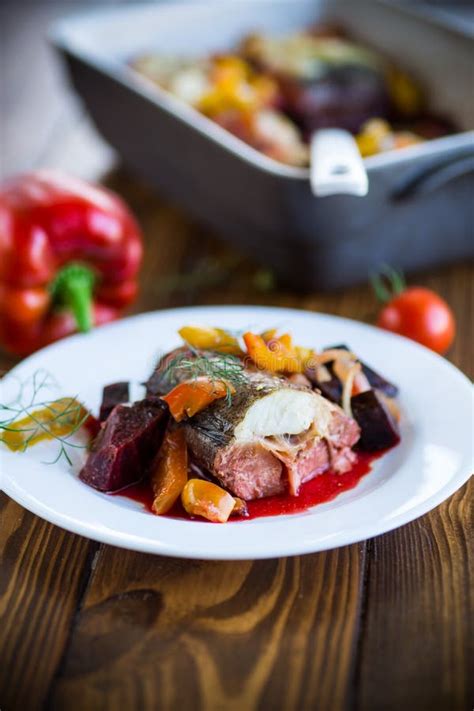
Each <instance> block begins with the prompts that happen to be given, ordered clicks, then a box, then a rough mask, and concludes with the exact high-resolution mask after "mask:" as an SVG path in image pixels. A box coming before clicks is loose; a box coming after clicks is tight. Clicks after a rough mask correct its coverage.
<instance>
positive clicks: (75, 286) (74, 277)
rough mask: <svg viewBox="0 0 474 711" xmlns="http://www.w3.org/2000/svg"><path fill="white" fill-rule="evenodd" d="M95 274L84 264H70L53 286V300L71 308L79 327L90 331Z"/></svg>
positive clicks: (83, 330) (84, 331)
mask: <svg viewBox="0 0 474 711" xmlns="http://www.w3.org/2000/svg"><path fill="white" fill-rule="evenodd" d="M94 283H95V276H94V273H93V271H92V270H91V269H90V268H89V267H87V266H86V265H84V264H79V263H72V264H68V265H66V266H65V267H63V269H61V270H60V271H59V273H58V274H57V275H56V278H55V280H54V282H53V284H52V286H51V292H52V296H53V301H54V302H55V303H56V304H59V305H62V306H66V307H67V308H69V309H71V311H72V313H73V314H74V318H75V319H76V324H77V328H78V330H79V331H81V332H82V333H86V332H87V331H90V330H91V328H92V326H93V323H92V295H93V290H94Z"/></svg>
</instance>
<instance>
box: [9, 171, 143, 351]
mask: <svg viewBox="0 0 474 711" xmlns="http://www.w3.org/2000/svg"><path fill="white" fill-rule="evenodd" d="M0 224H1V225H2V235H1V240H0V344H1V345H3V346H4V347H5V349H6V350H8V351H10V352H12V353H15V354H18V355H26V354H28V353H31V352H33V351H35V350H36V349H38V348H41V347H42V346H44V345H46V344H48V343H50V342H52V341H55V340H57V339H58V338H62V337H63V336H66V335H69V334H70V333H73V332H74V331H83V332H85V331H88V330H90V328H92V326H95V325H99V324H102V323H106V322H107V321H111V320H113V319H115V318H117V317H118V316H119V315H120V314H121V313H122V311H123V309H124V308H125V307H126V306H128V304H130V303H131V302H132V301H133V300H134V298H135V296H136V293H137V274H138V270H139V267H140V264H141V258H142V237H141V233H140V229H139V227H138V225H137V223H136V221H135V219H134V217H133V215H132V214H131V212H130V211H129V209H128V208H127V207H126V205H125V204H124V203H123V201H122V200H121V199H120V198H119V197H118V196H116V195H115V194H113V193H112V192H110V191H109V190H106V189H105V188H102V187H98V186H94V185H92V184H90V183H86V182H84V181H81V180H78V179H76V178H72V177H70V176H66V175H63V174H61V173H57V172H52V171H39V172H36V173H29V174H26V175H20V176H17V177H14V178H10V179H8V180H5V181H4V182H3V183H1V184H0Z"/></svg>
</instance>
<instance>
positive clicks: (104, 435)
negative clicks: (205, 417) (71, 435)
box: [79, 398, 168, 491]
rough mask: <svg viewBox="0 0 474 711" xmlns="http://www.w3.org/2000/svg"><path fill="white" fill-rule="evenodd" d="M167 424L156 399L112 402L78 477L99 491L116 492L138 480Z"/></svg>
mask: <svg viewBox="0 0 474 711" xmlns="http://www.w3.org/2000/svg"><path fill="white" fill-rule="evenodd" d="M167 423H168V406H167V404H166V403H165V402H164V401H163V400H160V399H159V398H148V399H146V400H140V401H139V402H136V403H134V404H133V405H131V406H127V405H116V407H114V409H113V410H112V412H111V414H110V415H109V417H108V419H107V421H106V422H104V423H103V424H102V428H101V430H100V432H99V435H98V436H97V438H96V440H95V442H94V443H93V445H92V449H91V452H90V454H89V457H88V459H87V462H86V464H85V466H84V467H83V469H82V471H81V473H80V475H79V476H80V478H81V479H82V481H83V482H85V483H86V484H89V485H90V486H93V487H94V488H95V489H99V490H100V491H117V490H118V489H123V488H124V487H125V486H129V485H130V484H133V483H134V482H136V481H139V480H140V479H141V478H142V477H143V476H144V474H145V473H146V470H147V468H148V466H149V465H150V463H151V460H152V459H153V457H154V456H155V455H156V453H157V452H158V450H159V448H160V446H161V442H162V440H163V435H164V432H165V429H166V425H167Z"/></svg>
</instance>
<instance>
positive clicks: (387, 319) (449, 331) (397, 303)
mask: <svg viewBox="0 0 474 711" xmlns="http://www.w3.org/2000/svg"><path fill="white" fill-rule="evenodd" d="M377 325H378V326H380V327H381V328H384V329H386V330H387V331H393V332H394V333H399V334H401V335H402V336H407V338H411V339H413V340H414V341H418V343H422V344H423V345H424V346H426V347H427V348H431V350H433V351H436V353H446V351H447V350H448V348H449V347H450V345H451V344H452V342H453V340H454V336H455V333H456V324H455V320H454V315H453V312H452V311H451V309H450V308H449V306H448V304H447V303H446V302H445V301H444V300H443V299H442V298H441V297H439V296H438V295H437V294H435V293H434V291H431V290H430V289H425V288H423V287H420V286H414V287H410V288H408V289H405V290H404V291H403V292H402V293H401V294H398V295H396V296H394V297H393V298H392V299H391V300H390V301H389V302H388V303H387V304H386V306H384V307H383V309H382V311H381V312H380V314H379V317H378V320H377Z"/></svg>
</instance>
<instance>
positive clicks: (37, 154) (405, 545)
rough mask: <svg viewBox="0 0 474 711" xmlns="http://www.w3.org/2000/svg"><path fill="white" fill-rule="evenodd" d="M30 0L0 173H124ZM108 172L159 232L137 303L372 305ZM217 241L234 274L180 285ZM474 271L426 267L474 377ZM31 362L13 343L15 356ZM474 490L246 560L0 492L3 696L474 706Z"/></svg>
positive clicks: (363, 292) (425, 280)
mask: <svg viewBox="0 0 474 711" xmlns="http://www.w3.org/2000/svg"><path fill="white" fill-rule="evenodd" d="M107 1H110V2H114V0H107ZM78 4H79V0H78V2H73V0H70V3H69V4H68V8H67V9H69V6H70V5H72V6H77V5H78ZM80 4H81V6H82V5H83V4H84V3H82V2H81V3H80ZM18 10H19V7H18V3H16V2H10V3H9V5H8V4H7V5H5V4H2V7H0V13H1V15H0V32H1V31H2V29H3V31H4V32H5V28H6V29H8V38H7V39H8V41H4V40H5V34H4V35H3V36H2V38H0V53H1V64H2V67H6V66H7V64H8V72H4V73H3V75H2V80H3V84H2V86H1V87H0V88H1V90H2V101H1V106H2V109H4V111H5V112H7V113H8V116H7V113H4V114H3V115H2V119H5V121H4V122H3V124H1V126H0V130H1V132H2V133H1V135H0V142H1V145H0V152H1V154H2V155H1V157H2V164H1V165H0V172H4V173H5V172H7V171H13V170H20V169H23V168H25V167H37V166H45V165H50V166H56V167H60V168H62V169H64V170H71V171H72V172H74V173H76V174H78V175H82V176H84V177H93V176H95V175H98V173H99V172H100V171H102V170H108V169H109V167H110V165H111V159H112V155H111V153H110V151H109V150H107V149H106V148H105V147H104V145H103V144H102V143H101V142H100V141H99V139H98V138H97V136H96V135H95V134H94V133H93V132H92V130H91V127H90V124H89V123H88V121H87V120H86V119H85V118H84V117H83V115H82V114H81V112H80V110H78V107H77V104H76V103H75V102H74V100H72V101H71V99H70V97H69V98H68V97H67V95H66V94H65V93H64V91H63V86H62V83H61V82H62V80H61V75H60V72H59V71H58V69H57V67H56V65H55V64H54V59H53V58H52V57H51V55H50V53H48V51H47V50H46V47H45V43H44V40H43V39H41V38H40V34H41V32H42V31H43V29H44V28H45V27H46V26H47V24H48V22H49V20H50V19H51V18H52V17H54V16H57V15H59V14H61V13H63V12H64V11H65V10H66V8H65V6H64V4H62V3H61V2H55V3H46V4H44V6H43V9H41V5H40V3H34V2H25V3H23V5H22V8H21V10H20V11H18ZM19 47H20V48H21V47H23V51H18V48H19ZM37 52H40V54H39V55H38V54H37ZM13 55H14V57H15V59H14V61H10V62H8V58H9V57H12V56H13ZM35 57H39V58H38V60H37V61H36V60H35ZM35 72H36V74H35ZM7 118H8V120H6V119H7ZM106 182H107V184H108V185H109V186H111V187H112V188H113V189H115V190H117V191H118V192H119V193H120V194H122V195H123V197H124V198H125V199H126V200H127V201H128V202H129V203H130V205H131V207H132V209H133V210H134V211H135V212H136V213H137V215H138V216H139V219H140V222H141V224H142V226H143V229H144V232H145V235H146V245H147V251H146V259H145V264H144V269H143V274H142V290H141V294H140V297H139V300H138V302H137V304H136V305H135V308H134V311H136V312H139V311H144V310H151V309H156V308H166V307H170V306H180V305H191V304H195V303H196V304H197V303H199V304H218V303H222V304H239V303H256V304H268V305H276V306H290V307H297V308H304V309H309V310H311V311H321V312H327V313H333V314H341V315H344V316H347V317H351V318H356V319H360V320H364V321H367V322H373V320H374V317H375V312H376V306H375V303H374V299H373V297H372V294H371V292H370V289H369V288H367V287H360V288H356V289H351V290H348V291H344V292H339V293H336V294H319V293H312V294H295V293H291V292H286V291H284V290H281V289H277V290H275V291H272V292H268V293H266V292H262V291H258V290H256V288H255V284H254V278H253V277H254V273H255V266H254V265H252V264H250V263H249V262H248V261H246V260H245V259H239V256H238V255H235V253H233V252H232V250H230V249H229V248H228V247H225V246H223V245H222V244H221V243H220V242H219V241H218V240H216V239H215V237H214V236H213V235H211V234H209V233H208V232H207V231H205V230H203V229H201V228H200V227H198V226H197V225H195V224H193V222H192V221H191V220H189V219H188V218H187V217H186V216H184V215H183V214H181V212H180V211H179V210H177V209H176V208H174V207H172V206H170V205H168V204H167V203H165V202H164V201H162V200H160V199H159V197H157V195H156V194H155V193H154V192H153V191H152V190H150V189H149V188H146V187H145V186H143V185H141V184H140V182H139V181H137V180H135V179H134V178H133V177H132V176H130V175H128V174H126V173H124V172H122V171H118V172H115V173H111V174H109V175H108V176H107V178H106ZM215 258H219V259H220V260H222V259H223V260H224V261H225V260H227V263H234V264H235V267H234V268H233V269H232V270H231V274H229V276H228V278H226V279H225V281H224V282H222V283H220V284H213V285H210V284H207V285H206V284H204V285H199V286H196V285H194V286H192V285H189V284H188V285H187V286H186V288H179V289H175V290H170V289H169V283H168V288H163V285H164V284H165V277H167V275H169V274H170V273H174V274H176V273H179V274H180V275H190V274H193V273H196V272H199V271H200V270H201V269H202V265H203V264H204V263H205V260H208V261H209V260H213V259H215ZM473 275H474V272H473V269H472V265H469V264H461V265H457V266H453V267H447V268H445V269H440V270H437V271H436V272H433V273H430V274H420V275H417V276H416V278H413V279H412V280H411V281H412V283H414V282H416V283H421V284H423V285H426V286H429V287H432V288H434V289H436V290H437V291H438V292H439V293H441V294H442V295H443V296H444V297H445V298H447V300H448V301H449V303H450V304H451V305H452V307H453V309H454V312H455V314H456V318H457V322H458V334H457V338H456V341H455V344H454V347H453V349H452V351H451V352H450V354H449V358H450V360H451V361H452V362H453V363H454V364H455V365H457V366H458V367H460V368H461V369H462V370H464V371H465V372H466V373H467V374H468V375H470V376H471V377H472V376H474V338H473V335H474V334H473V331H472V310H473V305H474V299H473V296H474V279H473ZM14 362H15V361H14V359H12V358H9V357H7V356H5V355H0V369H2V368H3V369H8V368H10V367H11V366H12V365H13V364H14ZM473 489H474V486H473V484H472V482H471V483H470V484H469V485H467V486H465V487H463V488H462V489H461V490H460V491H458V492H457V493H456V494H455V495H454V496H453V497H451V498H450V499H449V500H448V501H446V502H445V503H444V504H442V505H441V506H440V507H438V508H437V509H436V510H434V511H433V512H431V513H430V514H428V515H426V516H424V517H422V518H421V519H418V520H417V521H414V522H413V523H411V524H409V525H407V526H404V527H403V528H401V529H398V530H397V531H394V532H392V533H389V534H387V535H385V536H381V537H378V538H376V539H374V540H372V541H370V542H368V543H362V544H360V545H359V546H357V545H355V546H349V547H344V548H341V549H339V550H335V551H330V552H327V553H321V554H317V555H310V556H304V557H296V558H293V559H281V560H273V561H260V562H250V561H242V562H234V563H223V562H204V561H181V560H176V559H171V558H159V557H153V556H148V555H142V554H138V553H133V552H129V551H122V550H119V549H116V548H112V547H109V546H102V545H101V546H98V545H97V544H95V543H92V542H90V541H86V540H85V539H83V538H80V537H78V536H74V535H72V534H69V533H66V532H64V531H61V530H60V529H58V528H56V527H54V526H51V525H50V524H48V523H46V522H44V521H41V520H40V519H38V518H37V517H35V516H33V515H31V514H29V513H27V512H26V511H24V510H23V509H22V508H21V507H20V506H18V505H17V504H16V503H14V502H13V501H11V500H9V499H8V498H7V497H6V496H5V495H2V494H0V708H1V709H2V711H10V710H13V709H15V711H16V709H19V708H22V709H28V710H29V709H41V708H51V709H57V710H60V711H62V710H63V709H67V710H68V711H69V709H71V710H72V711H74V710H75V709H78V710H80V711H82V710H83V709H84V710H85V709H87V710H89V709H91V710H94V709H101V710H102V709H103V710H104V711H108V710H109V709H111V710H112V709H113V710H114V711H115V709H117V708H120V709H126V711H129V709H131V710H134V709H137V710H139V711H142V710H143V709H145V710H148V709H166V710H167V709H172V710H173V711H174V709H193V710H194V709H205V710H207V709H212V711H214V709H217V710H220V709H225V710H226V711H227V709H230V710H231V711H233V709H237V708H238V709H239V711H241V710H242V709H245V710H246V709H264V710H266V709H272V710H273V709H277V710H278V709H289V710H290V709H291V710H293V709H296V710H297V711H306V709H308V710H309V709H311V711H313V710H314V711H318V710H319V711H325V710H326V709H328V711H333V709H334V710H335V711H338V710H339V709H340V710H341V711H342V710H344V711H345V710H346V709H348V710H349V709H351V710H352V709H354V711H392V710H393V711H399V710H400V709H406V710H407V711H411V709H416V710H417V711H418V710H420V711H423V710H424V709H430V711H437V710H438V709H440V710H441V709H442V710H443V711H448V710H449V711H451V710H454V711H458V709H459V711H461V709H463V710H464V709H468V708H469V707H470V705H472V701H471V700H472V674H471V673H470V668H472V664H473V654H472V640H473V639H474V635H473V630H472V628H471V625H470V623H472V543H473V535H472V520H473V517H472V495H473Z"/></svg>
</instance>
